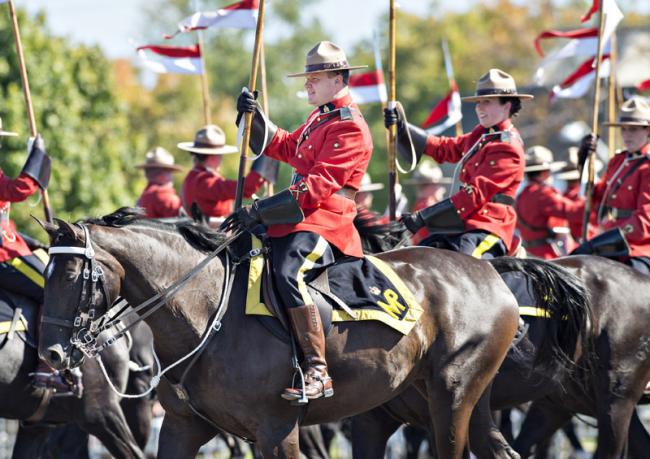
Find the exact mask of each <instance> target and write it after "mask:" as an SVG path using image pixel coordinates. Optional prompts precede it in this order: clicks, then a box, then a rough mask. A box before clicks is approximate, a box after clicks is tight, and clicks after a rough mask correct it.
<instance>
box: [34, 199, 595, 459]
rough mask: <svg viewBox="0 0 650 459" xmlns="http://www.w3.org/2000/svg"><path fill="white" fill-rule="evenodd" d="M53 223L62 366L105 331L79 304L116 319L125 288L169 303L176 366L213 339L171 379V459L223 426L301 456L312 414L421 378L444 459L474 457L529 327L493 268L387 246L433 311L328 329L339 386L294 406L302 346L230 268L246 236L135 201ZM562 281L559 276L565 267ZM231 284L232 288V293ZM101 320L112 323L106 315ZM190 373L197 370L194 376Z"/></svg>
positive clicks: (355, 406)
mask: <svg viewBox="0 0 650 459" xmlns="http://www.w3.org/2000/svg"><path fill="white" fill-rule="evenodd" d="M43 226H44V228H45V229H46V230H47V232H48V233H49V235H50V239H51V242H52V247H53V248H54V249H57V250H58V254H57V255H54V256H52V258H51V259H50V263H49V265H48V269H47V280H46V287H45V302H44V317H43V324H42V340H41V342H40V345H39V351H40V354H41V355H42V357H43V358H45V359H46V360H47V361H48V362H49V364H50V365H52V366H53V367H54V368H59V369H62V368H68V367H70V366H77V365H79V364H80V363H81V362H82V361H83V356H84V355H83V352H82V351H83V350H86V351H88V350H89V348H88V347H86V346H84V345H82V344H80V342H79V341H77V339H90V341H92V339H93V338H92V337H93V333H94V332H92V331H90V330H86V331H85V332H83V333H82V334H79V333H78V331H79V330H77V329H76V327H75V326H74V324H73V320H72V319H73V318H74V317H75V315H77V312H79V313H81V314H83V315H84V316H85V317H87V312H88V311H87V310H86V307H90V308H92V309H93V310H94V311H95V313H97V314H99V316H100V317H99V319H97V318H96V320H98V321H102V322H103V321H105V320H106V317H105V316H103V313H104V312H105V310H106V305H107V304H110V303H111V301H112V299H114V298H115V297H116V296H117V295H120V296H123V297H124V298H126V299H127V300H128V301H129V303H130V304H133V305H137V304H141V303H142V302H144V301H146V300H147V299H150V301H154V300H155V299H156V298H158V299H161V298H162V299H163V301H162V302H158V303H157V304H156V305H155V306H156V309H152V307H153V306H151V305H152V304H153V303H149V304H148V305H149V306H151V307H150V308H149V309H147V308H146V305H145V306H142V305H141V306H142V307H140V306H138V307H136V310H137V311H138V314H140V315H141V317H144V316H145V315H146V318H145V320H146V322H147V323H148V324H149V326H150V327H151V329H152V331H153V334H154V337H155V350H156V353H157V354H158V355H159V357H160V361H161V362H162V364H163V366H167V365H169V364H171V363H172V362H177V361H178V360H179V359H180V358H182V357H184V356H187V355H188V354H189V353H190V352H192V351H193V350H196V349H198V348H200V347H201V346H202V340H203V339H205V341H204V342H203V344H205V347H204V351H203V352H201V353H200V355H199V356H198V357H197V356H195V357H196V358H194V359H193V360H192V362H191V363H192V365H191V366H190V367H188V366H187V365H185V366H184V367H183V368H185V370H182V369H181V367H179V368H176V367H175V368H172V369H171V370H169V371H168V372H167V373H166V374H165V378H163V379H162V380H161V384H160V386H159V390H158V395H159V398H160V400H161V403H162V405H163V406H164V407H165V410H166V414H165V418H164V421H163V425H162V430H161V436H160V443H159V457H162V458H165V457H174V458H182V457H194V456H195V455H196V453H197V451H198V449H199V448H200V446H201V445H202V444H203V443H205V442H206V441H208V440H209V439H210V438H212V437H213V436H214V435H215V433H216V432H217V429H218V428H221V429H223V430H225V431H228V432H230V433H233V434H235V435H237V436H240V437H244V438H247V439H249V440H251V441H254V442H256V443H257V446H258V447H259V449H260V451H261V453H262V455H263V456H264V457H275V456H284V457H297V456H298V454H299V453H298V425H299V424H304V425H311V424H319V423H323V422H328V421H332V420H337V419H341V418H343V417H348V416H351V415H354V414H356V413H360V412H363V411H367V410H368V409H371V408H372V407H374V406H377V405H380V404H382V403H384V402H386V401H388V400H390V399H391V398H394V397H395V396H396V395H397V394H399V393H400V392H401V391H402V390H404V389H405V388H406V387H408V386H410V385H411V384H413V383H415V382H420V383H421V385H422V387H423V388H424V390H426V393H427V397H428V400H429V401H430V404H429V405H430V411H431V413H430V414H431V418H432V420H433V428H434V431H435V436H436V439H437V452H438V455H439V457H441V458H458V457H461V455H462V454H463V450H464V447H465V444H466V440H467V429H468V424H469V417H470V415H471V412H472V408H473V407H474V405H475V403H476V402H477V401H478V399H479V397H480V396H481V394H482V393H483V391H484V390H485V388H486V386H487V384H488V383H489V381H490V380H491V379H492V378H493V376H494V373H495V371H496V370H497V368H498V367H499V365H500V364H501V362H502V360H503V358H504V357H505V355H506V352H507V350H508V347H509V346H510V342H511V341H512V339H513V336H514V334H515V332H516V329H517V322H518V311H517V305H516V301H515V299H514V297H513V296H512V294H511V293H510V291H509V290H508V289H507V287H506V286H505V284H504V283H503V281H502V280H501V278H500V276H499V275H498V274H497V272H496V270H495V269H494V268H493V267H492V266H491V265H489V264H486V263H483V262H481V261H479V260H475V259H472V258H471V257H467V256H465V255H462V254H458V253H454V252H449V251H445V250H435V249H430V248H406V249H401V250H397V251H393V252H389V253H386V254H382V255H380V256H379V258H380V259H381V260H382V261H384V262H385V263H387V264H388V265H390V266H391V267H392V268H393V270H394V271H395V272H396V273H397V274H398V275H399V276H400V277H401V279H403V281H404V282H405V284H406V285H407V286H408V288H409V289H410V290H411V291H412V292H413V293H414V295H415V297H416V298H417V301H418V302H419V304H420V305H421V306H422V308H423V312H422V315H421V317H420V318H419V320H418V322H417V323H416V324H415V325H414V328H413V329H412V330H411V332H410V333H409V334H408V335H401V334H399V333H397V332H396V331H394V330H391V329H390V328H388V327H386V326H384V325H381V324H378V323H376V322H374V321H362V322H344V323H337V324H336V325H335V326H334V327H333V329H332V331H331V332H330V334H329V336H328V338H327V349H328V356H327V358H328V361H329V363H330V365H331V371H332V373H333V374H334V375H335V380H336V383H335V386H336V388H337V390H336V394H335V395H334V396H333V397H331V398H328V399H324V400H318V401H315V402H312V403H310V404H309V405H308V406H307V407H304V406H303V407H301V406H291V405H290V404H288V403H287V402H286V401H284V400H282V399H281V398H280V397H279V394H280V393H281V390H282V389H283V388H284V387H285V385H286V384H287V382H288V381H289V379H290V376H291V372H292V367H291V364H290V362H291V357H292V352H291V347H290V345H288V344H284V343H282V342H280V341H279V340H278V339H277V338H275V337H274V336H273V335H272V334H271V333H269V332H268V331H267V330H266V329H265V328H264V327H263V326H262V325H261V323H260V322H259V321H258V320H257V319H256V318H254V317H251V316H247V315H245V311H244V308H243V301H244V291H245V290H246V282H247V279H246V278H245V277H244V276H234V277H233V276H231V275H230V274H228V273H227V271H230V269H231V268H232V266H231V265H232V263H233V262H232V261H231V255H230V254H231V253H233V252H236V250H237V245H238V244H237V242H235V243H234V244H231V243H232V241H233V240H234V236H233V235H231V236H230V237H228V236H227V235H225V234H223V233H220V232H212V233H210V232H208V231H207V230H205V229H202V228H198V227H196V226H195V225H192V224H187V225H178V224H177V225H170V224H164V223H160V222H148V221H146V220H143V219H141V218H139V217H138V216H137V214H136V213H134V212H132V211H129V210H128V209H121V210H118V211H117V212H115V213H113V214H111V215H108V216H105V217H102V218H99V219H90V220H85V221H82V222H80V223H79V224H77V225H73V224H70V223H68V222H65V221H62V220H57V223H56V224H45V223H44V224H43ZM229 244H230V247H229V249H228V251H222V248H223V247H226V246H227V245H229ZM51 250H52V249H51ZM207 253H212V254H213V258H207V256H206V254H207ZM86 255H88V256H86ZM240 255H242V254H240ZM244 255H245V254H244ZM249 255H250V254H249ZM199 263H201V264H200V265H199V266H200V267H201V269H200V270H199V269H198V268H196V266H197V264H199ZM88 264H91V265H92V266H94V269H93V270H92V272H94V273H95V274H96V278H97V280H98V282H99V284H101V288H96V289H95V290H94V295H92V296H91V297H89V296H88V292H86V293H84V296H85V298H87V299H88V300H89V301H87V302H86V303H87V304H83V305H82V306H81V307H82V309H83V311H77V306H78V305H80V304H81V303H80V302H79V301H78V300H79V299H80V298H81V296H80V295H81V294H82V290H84V291H85V290H86V283H87V282H85V280H84V279H83V276H82V270H83V269H84V267H85V268H86V269H88ZM188 273H189V274H188ZM184 274H185V275H184ZM183 275H184V277H182V276H183ZM549 277H551V278H552V279H553V281H559V279H557V278H558V277H559V276H557V274H553V273H549ZM230 278H232V283H230V282H229V279H230ZM479 279H480V282H478V281H477V280H479ZM175 281H176V283H175V285H176V286H179V285H180V284H179V282H183V283H184V288H182V289H181V288H180V287H178V289H177V290H175V293H174V295H173V296H172V295H171V293H169V292H170V291H169V290H166V288H167V287H168V286H170V285H174V284H172V283H174V282H175ZM224 284H225V286H226V287H229V285H228V284H230V285H231V287H229V288H226V290H225V291H223V290H222V288H223V287H224ZM229 289H230V290H231V292H232V293H231V294H228V293H227V292H228V290H229ZM579 293H580V292H578V296H580V295H579ZM156 295H158V296H156ZM161 295H162V296H161ZM576 301H578V302H581V304H584V303H586V299H585V298H579V299H577V300H576ZM90 328H93V329H97V328H101V327H97V326H96V322H94V321H93V322H92V323H91V325H90ZM73 331H74V332H75V334H74V336H73ZM71 338H73V341H74V342H75V344H74V345H73V344H72V343H71V341H70V339H71ZM208 338H210V339H208ZM92 346H94V344H92ZM183 371H186V372H187V378H186V379H185V383H184V384H183V385H182V386H181V385H178V384H177V383H178V382H179V381H180V378H181V376H182V372H183Z"/></svg>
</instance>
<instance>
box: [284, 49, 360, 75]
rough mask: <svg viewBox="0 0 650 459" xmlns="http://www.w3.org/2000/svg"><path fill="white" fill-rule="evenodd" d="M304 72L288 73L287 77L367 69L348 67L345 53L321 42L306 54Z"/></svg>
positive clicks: (358, 66) (355, 66) (354, 66)
mask: <svg viewBox="0 0 650 459" xmlns="http://www.w3.org/2000/svg"><path fill="white" fill-rule="evenodd" d="M306 60H307V62H306V64H305V71H304V72H300V73H290V74H289V75H287V76H288V77H301V76H305V75H309V74H310V73H318V72H334V71H339V70H355V69H363V68H366V67H368V66H367V65H350V64H348V58H347V57H345V52H343V50H342V49H341V48H340V47H339V46H337V45H335V44H334V43H332V42H331V41H321V42H319V43H318V44H317V45H316V46H314V47H313V48H312V49H310V50H309V52H308V53H307V59H306Z"/></svg>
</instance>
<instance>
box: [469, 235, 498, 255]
mask: <svg viewBox="0 0 650 459" xmlns="http://www.w3.org/2000/svg"><path fill="white" fill-rule="evenodd" d="M500 240H501V239H499V236H495V235H494V234H488V235H487V236H486V237H485V239H483V240H482V241H481V243H480V244H479V245H477V246H476V248H475V249H474V251H473V252H472V256H473V257H474V258H481V257H482V256H483V254H484V253H485V252H487V251H488V250H490V249H491V248H492V247H494V245H495V244H496V243H498V242H499V241H500Z"/></svg>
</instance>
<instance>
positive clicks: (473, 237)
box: [418, 230, 507, 260]
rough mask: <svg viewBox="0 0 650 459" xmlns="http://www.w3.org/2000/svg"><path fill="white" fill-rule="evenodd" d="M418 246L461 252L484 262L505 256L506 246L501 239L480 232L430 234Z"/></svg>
mask: <svg viewBox="0 0 650 459" xmlns="http://www.w3.org/2000/svg"><path fill="white" fill-rule="evenodd" d="M418 245H424V246H427V247H435V248H437V249H447V250H453V251H454V252H462V253H465V254H467V255H471V256H473V257H474V258H481V259H484V260H488V259H491V258H495V257H502V256H504V255H506V254H507V250H506V245H505V244H504V243H503V241H502V240H501V238H499V237H498V236H495V235H494V234H492V233H488V232H487V231H481V230H474V231H468V232H467V233H462V234H432V235H430V236H427V237H426V238H424V239H423V240H422V242H420V244H418Z"/></svg>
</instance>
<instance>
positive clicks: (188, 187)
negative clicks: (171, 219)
mask: <svg viewBox="0 0 650 459" xmlns="http://www.w3.org/2000/svg"><path fill="white" fill-rule="evenodd" d="M178 148H180V149H181V150H185V151H188V152H190V153H191V154H192V159H193V160H194V167H193V168H192V170H191V171H190V172H188V174H187V176H186V177H185V180H184V181H183V187H182V197H183V207H184V208H185V211H186V212H187V213H188V214H190V215H191V214H192V205H193V204H196V205H197V206H198V208H199V210H200V211H201V212H202V213H203V215H205V216H207V217H226V216H228V215H229V214H230V213H231V212H232V211H233V203H234V199H235V193H236V190H237V180H229V179H226V178H224V177H223V176H222V175H221V174H220V173H219V167H220V166H221V157H222V156H223V155H227V154H229V153H237V152H238V151H239V149H238V148H237V147H235V146H232V145H226V135H225V133H224V132H223V130H222V129H221V128H220V127H219V126H216V125H213V124H210V125H207V126H205V127H203V128H201V129H200V130H199V131H198V132H197V133H196V136H195V137H194V141H193V142H181V143H179V144H178ZM277 171H278V165H277V163H275V162H274V161H270V160H268V159H263V157H262V158H260V160H258V161H255V162H254V163H253V166H252V168H251V172H250V173H249V174H248V176H247V177H246V180H245V182H244V197H246V198H250V197H251V196H253V193H255V192H257V190H259V189H260V187H261V186H262V185H263V184H264V183H265V181H270V182H274V181H275V177H276V176H277Z"/></svg>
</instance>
